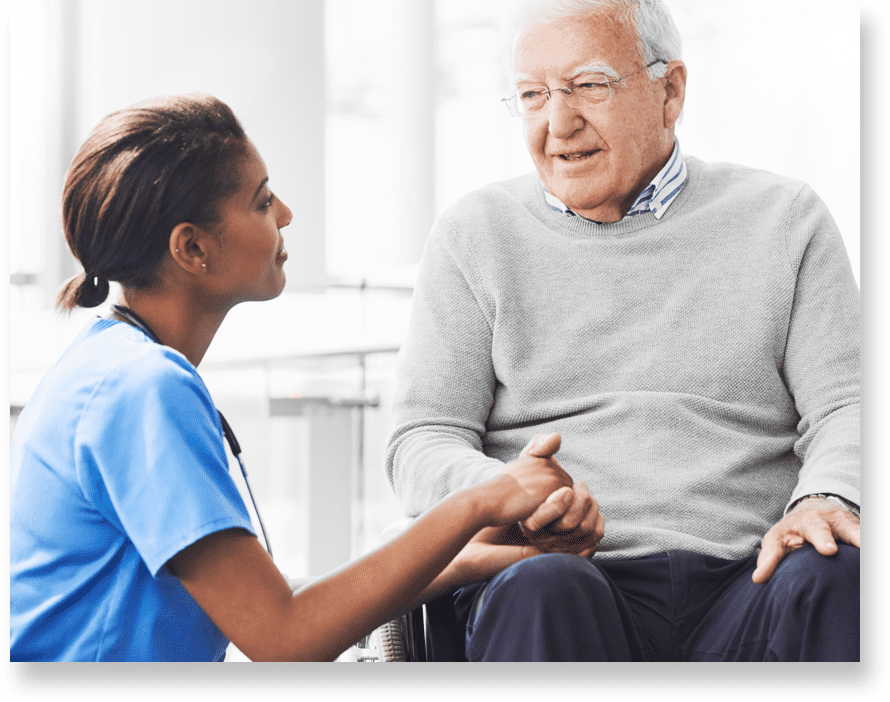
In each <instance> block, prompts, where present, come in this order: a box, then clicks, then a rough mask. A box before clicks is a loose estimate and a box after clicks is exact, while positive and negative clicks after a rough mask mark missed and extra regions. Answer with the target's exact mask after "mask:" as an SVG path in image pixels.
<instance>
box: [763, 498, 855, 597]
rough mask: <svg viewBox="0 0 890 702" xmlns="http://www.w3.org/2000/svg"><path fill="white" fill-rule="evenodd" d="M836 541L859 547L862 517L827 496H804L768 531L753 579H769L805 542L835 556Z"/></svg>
mask: <svg viewBox="0 0 890 702" xmlns="http://www.w3.org/2000/svg"><path fill="white" fill-rule="evenodd" d="M837 541H844V542H846V543H848V544H852V545H853V546H855V547H856V548H859V517H857V516H856V515H855V514H854V513H853V512H851V511H850V510H847V509H844V508H843V507H841V506H839V505H836V504H834V503H832V502H829V501H828V500H825V499H820V498H809V499H805V500H801V501H800V502H798V503H797V505H796V506H795V507H794V509H792V510H791V511H790V512H788V514H786V515H785V517H783V518H782V521H780V522H779V523H778V524H776V525H775V526H773V528H772V529H770V530H769V531H768V532H766V536H764V537H763V541H762V542H761V551H760V555H759V556H758V558H757V568H755V570H754V574H753V576H752V580H754V582H755V583H764V582H766V581H767V580H769V578H770V576H771V575H772V574H773V572H774V571H775V570H776V566H778V565H779V563H780V562H781V560H782V559H783V558H784V557H785V556H786V555H788V554H789V553H791V552H792V551H794V550H796V549H798V548H800V547H801V546H803V545H804V544H805V543H806V542H810V543H811V544H813V546H814V547H815V548H816V550H817V551H818V552H819V553H821V554H822V555H823V556H833V555H834V554H835V553H837Z"/></svg>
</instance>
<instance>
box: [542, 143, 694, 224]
mask: <svg viewBox="0 0 890 702" xmlns="http://www.w3.org/2000/svg"><path fill="white" fill-rule="evenodd" d="M688 177H689V174H688V172H687V170H686V162H685V161H684V160H683V153H682V152H681V151H680V142H679V141H676V140H674V151H673V153H672V154H671V157H670V158H669V159H668V160H667V163H666V164H664V168H662V169H661V170H660V171H659V172H658V175H656V176H655V177H654V178H653V179H652V182H650V183H649V185H647V186H646V188H645V189H644V190H643V192H641V193H640V195H639V197H637V199H636V201H634V204H633V205H631V207H630V209H629V210H628V211H627V214H626V215H625V217H633V216H634V215H639V214H644V213H646V212H651V213H652V214H654V215H655V219H661V216H662V215H663V214H664V213H665V211H666V210H667V208H668V207H670V204H671V203H672V202H673V201H674V198H676V197H677V195H679V194H680V191H681V190H682V189H683V186H684V185H686V179H687V178H688ZM544 199H546V200H547V204H548V205H550V207H551V208H553V209H554V210H556V211H557V212H562V213H563V214H566V215H568V216H570V217H578V216H580V215H578V213H577V212H572V210H571V209H569V208H568V207H567V206H566V205H564V204H563V203H562V201H560V199H559V198H557V197H555V196H554V195H551V194H550V193H548V192H547V189H546V188H545V189H544ZM590 221H593V220H590Z"/></svg>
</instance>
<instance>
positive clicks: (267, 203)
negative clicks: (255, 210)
mask: <svg viewBox="0 0 890 702" xmlns="http://www.w3.org/2000/svg"><path fill="white" fill-rule="evenodd" d="M274 200H275V195H274V194H273V193H269V197H268V198H266V199H265V200H264V201H263V202H262V203H261V204H260V209H261V210H268V209H269V208H270V207H272V202H273V201H274Z"/></svg>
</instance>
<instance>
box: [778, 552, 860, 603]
mask: <svg viewBox="0 0 890 702" xmlns="http://www.w3.org/2000/svg"><path fill="white" fill-rule="evenodd" d="M773 577H774V578H776V579H777V580H778V581H785V582H787V583H788V585H789V586H790V587H793V588H794V589H795V590H798V591H800V590H810V591H812V590H819V591H822V590H826V589H827V590H829V591H837V592H838V593H845V592H847V591H848V590H849V591H855V593H856V599H857V600H858V595H859V549H858V548H857V547H856V546H851V545H850V544H845V543H838V550H837V553H835V554H834V555H833V556H823V555H822V554H821V553H819V552H818V551H817V550H816V549H815V548H814V547H813V546H812V545H810V544H805V545H804V546H802V547H801V548H799V549H797V550H795V551H792V552H791V553H789V554H788V555H787V556H785V558H784V560H783V561H782V562H781V563H780V564H779V567H778V568H777V569H776V572H775V574H774V575H773Z"/></svg>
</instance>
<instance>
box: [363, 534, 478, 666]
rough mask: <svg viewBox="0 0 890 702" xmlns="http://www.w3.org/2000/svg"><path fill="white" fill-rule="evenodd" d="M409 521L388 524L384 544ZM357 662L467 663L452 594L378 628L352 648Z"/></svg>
mask: <svg viewBox="0 0 890 702" xmlns="http://www.w3.org/2000/svg"><path fill="white" fill-rule="evenodd" d="M412 521H413V520H412V519H410V518H409V519H402V520H400V521H398V522H395V523H393V524H390V525H389V526H388V527H386V529H384V530H383V533H382V535H381V537H382V539H383V541H384V542H386V541H389V540H391V539H393V538H395V537H396V536H398V535H399V534H400V533H402V532H403V531H405V529H407V528H408V527H409V526H410V525H411V522H412ZM351 652H352V657H353V658H354V660H355V661H357V662H359V663H401V662H416V663H427V662H444V661H451V662H454V661H464V662H465V661H466V660H467V658H466V654H465V652H464V630H463V627H462V626H461V625H460V624H459V623H458V621H457V615H456V614H455V612H454V604H453V599H452V594H451V593H448V594H445V595H441V596H440V597H437V598H436V599H434V600H432V601H431V602H427V603H426V604H425V605H422V606H421V607H418V608H417V609H415V610H413V611H411V612H408V613H407V614H403V615H402V616H400V617H398V618H396V619H393V620H392V621H389V622H386V623H385V624H383V625H381V626H379V627H377V629H376V630H375V631H373V632H372V633H371V634H369V635H368V636H366V637H365V638H364V639H362V640H361V641H359V642H358V643H357V644H355V646H353V648H352V651H351Z"/></svg>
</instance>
